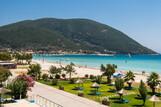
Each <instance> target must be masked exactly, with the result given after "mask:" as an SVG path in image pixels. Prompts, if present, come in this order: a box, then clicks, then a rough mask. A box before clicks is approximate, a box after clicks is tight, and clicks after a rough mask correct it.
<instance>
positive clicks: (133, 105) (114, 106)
mask: <svg viewBox="0 0 161 107" xmlns="http://www.w3.org/2000/svg"><path fill="white" fill-rule="evenodd" d="M38 82H40V83H43V84H47V85H50V86H52V87H55V88H59V85H61V86H63V87H64V91H66V92H69V93H72V94H76V95H77V94H78V91H77V90H72V89H73V88H74V87H75V86H78V84H69V81H65V80H59V84H58V85H57V86H53V85H52V84H51V82H48V81H44V80H39V81H38ZM92 84H93V82H91V81H90V80H85V82H84V84H83V88H84V90H83V93H84V97H85V98H88V99H91V100H94V101H97V102H100V101H101V100H100V99H101V97H106V96H111V95H117V94H116V93H113V92H108V90H109V89H110V88H111V89H114V86H108V85H106V84H101V85H100V86H101V88H100V89H99V91H100V92H101V95H99V96H95V95H89V93H90V92H91V90H93V89H92V88H91V87H90V86H91V85H92ZM137 87H138V84H135V88H134V89H133V90H126V93H133V94H129V95H125V96H124V99H127V100H129V103H127V104H120V103H117V102H115V101H118V99H117V98H118V96H115V97H111V99H110V101H111V107H140V106H139V105H141V104H142V100H139V99H135V97H136V96H137V93H138V91H137ZM148 97H150V96H148ZM152 104H153V103H152V102H150V101H148V100H147V102H146V106H145V107H152ZM155 107H161V103H156V106H155Z"/></svg>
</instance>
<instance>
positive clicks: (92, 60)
mask: <svg viewBox="0 0 161 107" xmlns="http://www.w3.org/2000/svg"><path fill="white" fill-rule="evenodd" d="M33 59H34V60H42V61H47V62H54V63H64V64H69V63H71V62H72V63H74V64H76V65H79V66H85V67H90V68H97V69H100V65H101V64H115V65H117V69H118V70H126V71H128V70H131V71H135V72H136V71H138V72H141V71H145V72H157V73H159V74H161V55H92V54H91V55H84V54H65V55H54V54H34V55H33Z"/></svg>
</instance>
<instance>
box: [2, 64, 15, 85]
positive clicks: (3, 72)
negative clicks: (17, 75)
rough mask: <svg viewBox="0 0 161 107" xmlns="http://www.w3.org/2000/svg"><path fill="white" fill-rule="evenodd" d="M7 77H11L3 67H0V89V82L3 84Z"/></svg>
mask: <svg viewBox="0 0 161 107" xmlns="http://www.w3.org/2000/svg"><path fill="white" fill-rule="evenodd" d="M9 76H12V74H11V72H10V71H9V70H8V69H6V68H3V67H0V87H2V82H5V81H6V80H7V79H8V77H9Z"/></svg>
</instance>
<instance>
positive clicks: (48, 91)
mask: <svg viewBox="0 0 161 107" xmlns="http://www.w3.org/2000/svg"><path fill="white" fill-rule="evenodd" d="M30 94H31V93H30ZM32 94H35V95H40V96H43V97H45V98H47V99H49V100H51V101H53V102H56V103H58V104H60V105H62V106H63V107H77V106H79V107H107V106H103V105H102V104H100V103H97V102H95V101H92V100H89V99H86V98H82V97H79V96H76V95H73V94H70V93H67V92H64V91H61V90H58V89H55V88H53V87H50V86H47V85H44V84H41V83H36V84H35V86H34V88H32Z"/></svg>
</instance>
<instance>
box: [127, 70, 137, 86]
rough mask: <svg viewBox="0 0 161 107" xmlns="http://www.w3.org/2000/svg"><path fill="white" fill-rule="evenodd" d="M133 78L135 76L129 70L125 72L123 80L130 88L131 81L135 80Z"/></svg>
mask: <svg viewBox="0 0 161 107" xmlns="http://www.w3.org/2000/svg"><path fill="white" fill-rule="evenodd" d="M134 78H135V75H134V73H133V72H131V71H129V72H127V73H126V75H125V77H124V79H125V82H127V84H128V85H129V89H131V85H132V81H134V80H135V79H134Z"/></svg>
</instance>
